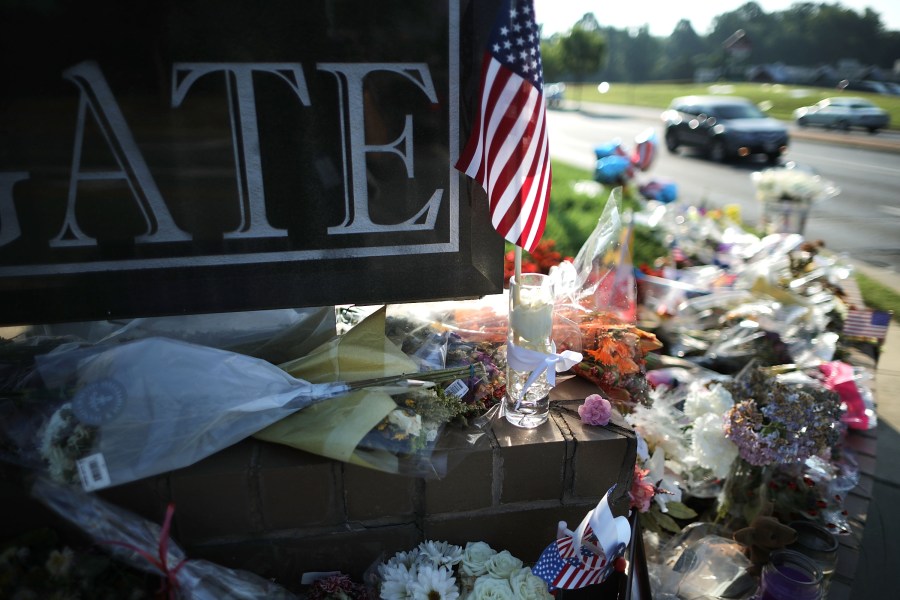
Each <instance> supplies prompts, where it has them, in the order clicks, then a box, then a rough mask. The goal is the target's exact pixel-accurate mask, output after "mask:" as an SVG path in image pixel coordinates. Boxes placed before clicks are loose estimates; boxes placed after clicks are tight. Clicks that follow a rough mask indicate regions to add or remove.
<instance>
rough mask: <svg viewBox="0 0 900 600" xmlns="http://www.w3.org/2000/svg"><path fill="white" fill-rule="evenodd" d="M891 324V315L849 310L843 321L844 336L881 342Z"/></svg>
mask: <svg viewBox="0 0 900 600" xmlns="http://www.w3.org/2000/svg"><path fill="white" fill-rule="evenodd" d="M890 324H891V313H889V312H885V311H883V310H859V309H855V308H851V309H850V310H849V311H848V312H847V319H846V320H845V321H844V335H848V336H854V337H869V338H876V339H879V340H883V339H884V338H886V337H887V332H888V327H889V326H890Z"/></svg>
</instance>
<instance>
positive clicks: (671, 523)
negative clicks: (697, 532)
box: [656, 513, 681, 533]
mask: <svg viewBox="0 0 900 600" xmlns="http://www.w3.org/2000/svg"><path fill="white" fill-rule="evenodd" d="M656 520H657V521H658V522H659V526H660V527H662V528H663V529H665V530H666V531H671V532H672V533H680V532H681V527H680V526H679V525H678V523H676V522H675V519H673V518H672V517H670V516H669V515H667V514H665V513H657V514H656Z"/></svg>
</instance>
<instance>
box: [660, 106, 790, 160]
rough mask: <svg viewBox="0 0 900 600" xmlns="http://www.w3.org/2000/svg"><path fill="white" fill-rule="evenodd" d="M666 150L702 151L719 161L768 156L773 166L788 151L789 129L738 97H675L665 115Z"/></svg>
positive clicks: (663, 115) (663, 117)
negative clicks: (694, 149)
mask: <svg viewBox="0 0 900 600" xmlns="http://www.w3.org/2000/svg"><path fill="white" fill-rule="evenodd" d="M662 119H663V121H664V122H665V128H666V133H665V138H666V148H668V149H669V151H670V152H676V151H677V150H678V148H679V147H681V146H685V147H691V148H698V149H700V150H701V151H703V152H704V153H705V154H706V156H708V157H709V158H710V159H711V160H714V161H716V162H724V161H726V160H729V159H732V158H744V157H747V156H750V155H753V154H765V155H766V157H767V158H768V160H769V162H770V163H776V162H778V159H779V158H780V157H781V155H782V154H784V152H785V151H787V147H788V130H787V127H786V126H785V125H784V124H783V123H782V122H781V121H778V120H776V119H773V118H771V117H769V116H767V115H766V114H765V113H764V112H762V111H761V110H760V109H759V108H758V107H757V106H756V105H755V104H753V103H752V102H750V101H749V100H747V99H745V98H738V97H736V96H684V97H682V98H675V99H674V100H672V103H671V104H670V105H669V108H668V110H666V111H665V112H664V113H663V114H662Z"/></svg>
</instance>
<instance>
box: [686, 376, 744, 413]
mask: <svg viewBox="0 0 900 600" xmlns="http://www.w3.org/2000/svg"><path fill="white" fill-rule="evenodd" d="M732 406H734V398H733V397H732V395H731V392H729V391H728V390H726V389H725V387H724V386H722V385H721V384H719V383H714V384H712V385H711V386H710V387H706V385H704V384H703V383H698V382H695V383H692V384H691V385H690V387H689V388H688V394H687V396H686V397H685V399H684V413H685V414H686V415H687V416H689V417H691V418H692V419H697V418H698V417H701V416H703V415H706V414H709V413H712V414H714V415H723V414H725V412H726V411H727V410H728V409H729V408H731V407H732Z"/></svg>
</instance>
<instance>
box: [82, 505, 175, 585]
mask: <svg viewBox="0 0 900 600" xmlns="http://www.w3.org/2000/svg"><path fill="white" fill-rule="evenodd" d="M174 515H175V504H174V503H171V502H170V503H169V506H168V507H166V518H165V520H164V521H163V526H162V529H161V530H160V532H159V545H158V546H157V551H158V553H159V557H158V558H157V557H156V556H153V555H152V554H150V553H149V552H147V551H146V550H143V549H142V548H138V547H137V546H135V545H134V544H129V543H127V542H119V541H115V540H101V541H100V543H101V544H111V545H113V546H122V547H123V548H128V549H129V550H131V551H133V552H136V553H137V554H139V555H140V556H142V557H143V558H144V559H146V560H147V562H149V563H150V564H151V565H153V566H154V567H156V568H157V569H159V571H160V572H161V574H162V582H161V584H160V587H159V590H157V592H156V593H157V594H158V595H160V596H163V597H167V598H168V599H169V600H175V590H176V589H177V588H178V578H177V576H178V571H180V570H181V567H183V566H184V564H185V563H186V562H187V559H186V558H183V559H182V560H181V562H179V563H178V564H177V565H175V566H174V567H173V568H171V569H170V568H169V560H168V557H169V530H171V529H172V517H173V516H174Z"/></svg>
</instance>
